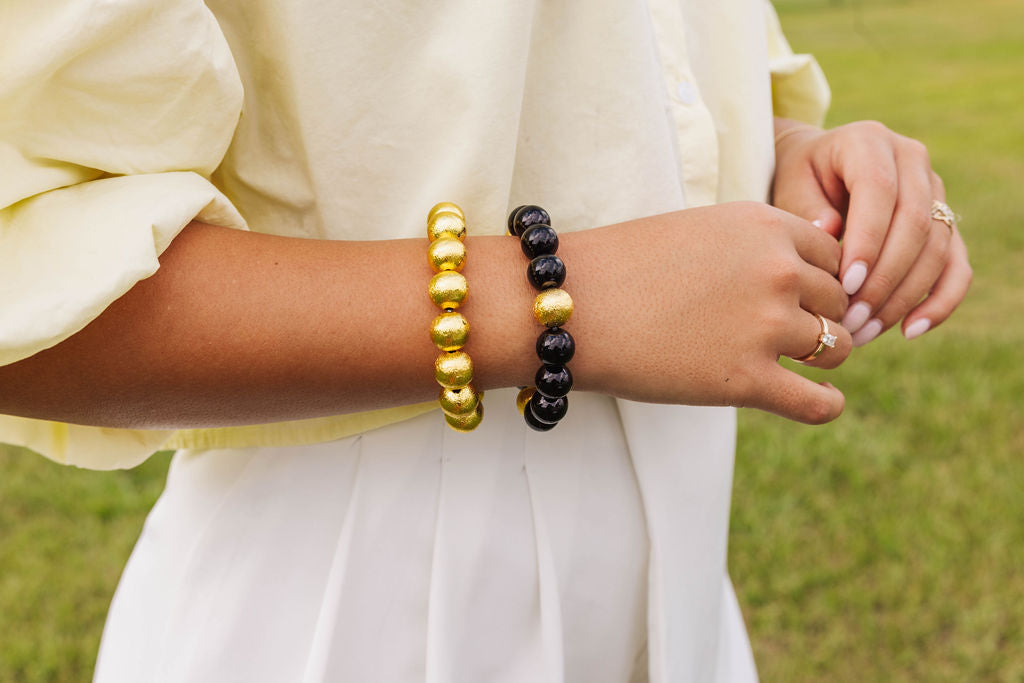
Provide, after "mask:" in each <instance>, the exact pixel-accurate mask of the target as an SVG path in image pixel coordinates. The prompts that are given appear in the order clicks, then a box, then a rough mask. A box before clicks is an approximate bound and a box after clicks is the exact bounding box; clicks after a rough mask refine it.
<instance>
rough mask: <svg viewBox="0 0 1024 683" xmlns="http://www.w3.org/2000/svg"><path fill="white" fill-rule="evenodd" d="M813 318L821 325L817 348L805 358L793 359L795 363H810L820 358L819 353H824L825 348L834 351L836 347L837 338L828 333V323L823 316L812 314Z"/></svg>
mask: <svg viewBox="0 0 1024 683" xmlns="http://www.w3.org/2000/svg"><path fill="white" fill-rule="evenodd" d="M814 317H815V318H817V319H818V322H819V323H821V334H819V335H818V346H817V348H815V349H814V350H813V351H811V352H810V353H809V354H807V355H806V356H801V357H800V358H794V359H793V360H795V361H796V362H797V363H806V362H807V361H812V360H814V359H815V358H817V357H818V356H820V355H821V352H822V351H824V350H825V348H826V347H827V348H830V349H834V348H835V347H836V341H837V339H838V337H836V336H835V335H834V334H832V333H831V332H829V331H828V321H827V320H825V318H824V316H822V315H819V314H817V313H815V314H814Z"/></svg>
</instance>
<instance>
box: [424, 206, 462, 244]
mask: <svg viewBox="0 0 1024 683" xmlns="http://www.w3.org/2000/svg"><path fill="white" fill-rule="evenodd" d="M442 235H447V236H448V237H454V238H455V239H457V240H464V239H466V221H465V219H463V218H460V217H459V216H458V215H457V214H454V213H448V212H442V213H439V214H437V215H436V216H434V217H433V218H431V219H430V221H429V222H428V223H427V239H429V240H431V241H434V240H436V239H437V238H439V237H441V236H442Z"/></svg>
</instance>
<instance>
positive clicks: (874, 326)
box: [853, 318, 882, 346]
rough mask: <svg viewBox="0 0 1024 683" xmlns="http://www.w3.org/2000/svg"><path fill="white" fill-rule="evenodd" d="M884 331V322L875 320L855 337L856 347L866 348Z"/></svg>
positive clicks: (854, 343)
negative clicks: (866, 345)
mask: <svg viewBox="0 0 1024 683" xmlns="http://www.w3.org/2000/svg"><path fill="white" fill-rule="evenodd" d="M881 331H882V321H881V320H879V319H878V318H873V319H872V320H870V321H869V322H868V324H867V325H865V326H864V327H862V328H861V329H860V332H858V333H857V334H855V335H853V345H854V346H864V345H865V344H867V343H868V342H869V341H871V340H872V339H874V338H875V337H877V336H878V333H879V332H881Z"/></svg>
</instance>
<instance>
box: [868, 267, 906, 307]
mask: <svg viewBox="0 0 1024 683" xmlns="http://www.w3.org/2000/svg"><path fill="white" fill-rule="evenodd" d="M869 280H870V281H869V282H868V283H867V285H866V286H865V288H864V289H865V291H864V297H863V299H864V300H865V301H867V302H868V303H869V304H872V308H874V307H875V306H877V305H878V302H879V301H880V300H881V299H884V298H887V296H888V294H889V293H890V292H892V291H893V290H894V289H896V285H897V284H898V283H897V282H896V278H894V277H893V276H891V275H889V274H888V273H885V272H874V273H872V274H871V277H870V278H869ZM879 293H882V296H879Z"/></svg>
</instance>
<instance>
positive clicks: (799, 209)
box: [772, 160, 843, 239]
mask: <svg viewBox="0 0 1024 683" xmlns="http://www.w3.org/2000/svg"><path fill="white" fill-rule="evenodd" d="M778 173H779V174H783V173H784V174H785V176H784V178H785V182H779V180H780V179H781V176H780V175H776V183H777V184H776V185H775V192H774V195H773V197H772V204H774V205H775V206H777V207H779V208H780V209H783V210H785V211H788V212H790V213H791V214H794V215H796V216H799V217H800V218H803V219H804V220H806V221H808V222H810V223H811V224H812V225H814V227H816V228H818V229H819V230H823V231H825V233H827V234H829V235H831V236H832V237H834V238H836V239H839V233H840V231H841V230H842V227H843V217H842V216H841V215H840V213H839V212H838V211H837V210H836V209H835V207H833V206H832V202H830V201H829V198H828V197H827V196H826V195H825V190H824V189H823V188H822V187H821V183H820V182H819V181H818V175H817V174H816V173H815V172H814V166H813V165H812V164H811V163H810V161H809V160H808V161H801V162H800V165H799V166H798V167H796V168H792V169H790V168H780V169H778Z"/></svg>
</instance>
